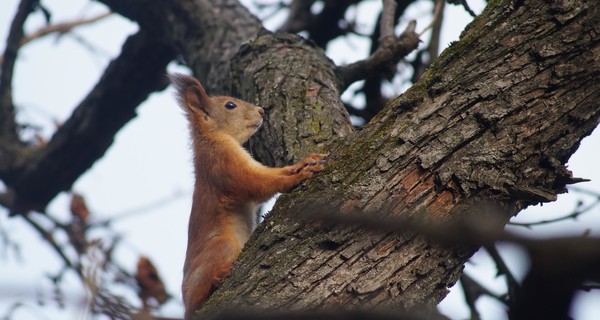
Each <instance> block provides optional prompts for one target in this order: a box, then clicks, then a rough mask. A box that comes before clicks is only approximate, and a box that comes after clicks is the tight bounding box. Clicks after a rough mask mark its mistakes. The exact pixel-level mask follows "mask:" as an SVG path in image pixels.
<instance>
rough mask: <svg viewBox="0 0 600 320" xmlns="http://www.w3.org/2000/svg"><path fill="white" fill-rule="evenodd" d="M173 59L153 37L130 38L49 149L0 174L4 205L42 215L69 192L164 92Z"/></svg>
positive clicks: (32, 153) (167, 48) (141, 34)
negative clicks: (121, 131)
mask: <svg viewBox="0 0 600 320" xmlns="http://www.w3.org/2000/svg"><path fill="white" fill-rule="evenodd" d="M173 57H174V51H173V49H172V47H171V46H170V45H168V44H165V43H163V42H160V41H157V40H156V37H155V35H151V34H148V33H147V32H145V31H143V30H142V31H140V32H138V33H137V34H135V35H133V36H131V37H129V39H127V41H126V42H125V44H124V45H123V49H122V52H121V54H120V56H119V57H118V58H116V59H115V60H113V61H112V62H111V63H110V65H109V66H108V67H107V69H106V71H105V72H104V74H103V75H102V77H101V79H100V80H99V82H98V83H97V84H96V86H95V87H94V89H93V90H92V91H91V92H90V93H89V94H88V96H87V97H86V98H85V99H84V100H83V101H82V102H81V103H80V104H79V106H78V107H77V108H76V109H75V111H74V112H73V114H72V116H71V117H70V118H69V119H68V120H67V121H66V122H65V123H64V124H63V125H62V126H61V127H60V129H59V130H58V131H57V132H56V133H55V134H54V136H53V137H52V140H51V141H50V142H49V143H48V145H47V146H45V147H41V148H39V149H36V150H30V151H28V154H27V156H26V157H23V159H24V160H23V162H22V163H21V165H20V167H19V168H18V169H17V170H13V171H10V172H6V173H4V174H3V176H2V179H3V180H4V181H5V183H6V184H7V186H8V188H9V190H10V192H11V193H12V197H10V198H5V200H6V199H8V200H9V201H10V202H8V203H6V202H5V203H4V205H6V206H8V207H9V208H10V209H11V210H13V212H20V213H26V212H27V211H28V210H31V209H35V210H43V209H44V207H45V206H46V204H47V203H48V202H49V201H50V200H51V199H52V198H54V196H55V195H56V194H57V193H58V192H60V191H64V190H68V189H69V188H70V187H71V185H72V184H73V182H74V181H75V180H76V179H77V178H78V177H79V176H80V175H81V174H82V173H83V172H85V171H86V170H87V169H88V168H90V167H91V165H92V164H93V163H94V162H95V161H96V160H97V159H98V158H100V157H101V156H102V155H103V154H104V152H105V151H106V149H108V147H109V146H110V145H111V144H112V142H113V139H114V135H115V134H116V133H117V131H118V130H119V129H121V127H122V126H123V125H125V124H126V123H127V122H128V121H129V120H131V119H132V118H134V117H135V115H136V113H135V109H136V108H137V106H138V105H139V104H140V103H141V102H142V101H144V100H145V99H146V98H147V96H148V95H149V94H150V93H152V92H154V91H157V90H162V89H164V88H165V87H166V85H167V83H166V80H165V78H164V72H165V67H166V65H167V63H168V62H169V61H171V60H172V59H173Z"/></svg>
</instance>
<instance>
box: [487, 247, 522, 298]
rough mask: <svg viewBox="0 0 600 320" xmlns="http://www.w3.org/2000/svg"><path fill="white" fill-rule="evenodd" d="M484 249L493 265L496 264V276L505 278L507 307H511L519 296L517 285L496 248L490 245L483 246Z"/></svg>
mask: <svg viewBox="0 0 600 320" xmlns="http://www.w3.org/2000/svg"><path fill="white" fill-rule="evenodd" d="M484 248H485V250H486V251H487V252H488V253H489V255H490V257H492V260H494V263H496V268H497V270H498V272H497V273H496V276H500V275H504V277H505V278H506V287H507V288H508V305H509V307H513V306H514V302H515V301H516V299H517V297H518V296H519V289H520V286H519V283H518V282H517V280H516V279H515V277H514V276H513V274H512V272H511V271H510V269H509V268H508V266H507V265H506V263H505V262H504V259H502V257H501V256H500V253H499V252H498V249H496V246H495V245H493V244H491V245H485V246H484ZM505 303H506V301H505Z"/></svg>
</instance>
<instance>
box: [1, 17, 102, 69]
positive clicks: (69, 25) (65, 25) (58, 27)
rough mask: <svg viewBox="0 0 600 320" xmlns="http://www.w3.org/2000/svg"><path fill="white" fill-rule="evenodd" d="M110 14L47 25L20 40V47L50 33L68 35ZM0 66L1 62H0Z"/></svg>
mask: <svg viewBox="0 0 600 320" xmlns="http://www.w3.org/2000/svg"><path fill="white" fill-rule="evenodd" d="M111 14H112V12H111V11H108V12H105V13H102V14H99V15H97V16H94V17H91V18H85V19H77V20H73V21H67V22H60V23H56V24H52V25H49V26H45V27H43V28H40V29H38V30H36V31H35V32H33V33H31V34H28V35H27V36H25V37H24V38H23V39H21V46H24V45H26V44H27V43H29V42H31V41H33V40H35V39H39V38H41V37H43V36H46V35H49V34H52V33H59V34H65V33H68V32H70V31H71V30H73V29H74V28H76V27H79V26H82V25H86V24H91V23H94V22H96V21H99V20H102V19H104V18H106V17H108V16H110V15H111ZM0 64H1V60H0Z"/></svg>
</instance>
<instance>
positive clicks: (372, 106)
mask: <svg viewBox="0 0 600 320" xmlns="http://www.w3.org/2000/svg"><path fill="white" fill-rule="evenodd" d="M411 3H412V0H404V1H397V2H396V4H397V6H396V13H395V14H394V18H393V21H397V20H398V19H399V18H400V16H402V14H404V12H405V11H406V8H407V7H408V6H409V5H410V4H411ZM370 38H371V48H370V54H371V55H372V54H373V53H374V52H375V51H376V50H377V48H378V47H379V39H380V38H381V15H379V18H378V21H377V24H376V25H375V30H373V34H372V35H371V37H370ZM385 79H390V77H389V75H388V74H373V75H369V76H368V77H367V78H365V84H364V85H363V87H362V88H361V90H360V91H362V92H363V93H364V95H365V99H366V105H365V108H364V110H362V112H360V113H357V112H353V111H352V110H350V109H349V110H348V111H349V112H350V113H351V114H353V115H356V116H359V117H362V118H363V119H365V122H369V121H370V120H371V119H372V118H373V117H374V116H375V115H377V114H378V113H379V112H380V111H381V109H383V108H384V107H385V105H386V104H387V102H388V98H387V97H384V95H383V93H382V92H381V85H382V83H383V81H384V80H385ZM415 82H416V81H415Z"/></svg>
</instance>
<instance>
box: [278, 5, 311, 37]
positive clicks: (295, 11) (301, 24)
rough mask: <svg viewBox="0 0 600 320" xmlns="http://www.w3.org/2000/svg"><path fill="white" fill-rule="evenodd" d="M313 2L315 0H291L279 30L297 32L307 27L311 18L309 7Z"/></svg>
mask: <svg viewBox="0 0 600 320" xmlns="http://www.w3.org/2000/svg"><path fill="white" fill-rule="evenodd" d="M314 3H315V0H294V1H292V3H291V4H290V7H289V13H288V17H287V19H286V20H285V22H284V23H283V25H282V26H281V27H280V28H279V31H281V32H290V33H297V32H300V31H302V30H305V29H307V28H308V27H309V26H310V24H311V22H312V20H313V15H312V12H311V11H310V8H311V7H312V5H313V4H314Z"/></svg>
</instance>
